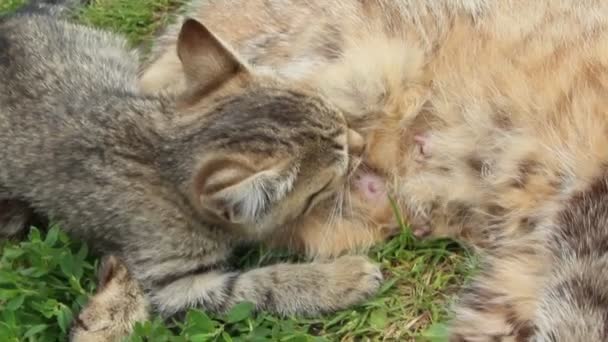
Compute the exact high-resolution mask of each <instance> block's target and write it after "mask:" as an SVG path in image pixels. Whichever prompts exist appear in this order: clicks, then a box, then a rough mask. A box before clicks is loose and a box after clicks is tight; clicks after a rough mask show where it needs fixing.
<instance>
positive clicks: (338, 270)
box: [331, 256, 384, 305]
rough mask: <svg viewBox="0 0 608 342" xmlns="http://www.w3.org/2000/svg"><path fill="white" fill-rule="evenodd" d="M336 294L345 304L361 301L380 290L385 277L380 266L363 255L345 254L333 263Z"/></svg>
mask: <svg viewBox="0 0 608 342" xmlns="http://www.w3.org/2000/svg"><path fill="white" fill-rule="evenodd" d="M331 265H332V268H333V270H332V273H333V278H334V283H333V285H334V286H335V288H334V291H332V292H334V293H335V295H337V296H339V297H340V298H342V302H343V303H344V304H345V305H352V304H357V303H360V302H362V301H364V300H366V299H369V298H370V297H372V296H373V295H375V294H376V292H378V290H379V289H380V285H382V281H383V280H384V277H383V276H382V271H381V270H380V267H379V266H378V265H376V264H374V263H372V262H371V261H370V260H369V259H368V258H366V257H362V256H344V257H341V258H338V259H336V260H335V261H334V262H332V263H331Z"/></svg>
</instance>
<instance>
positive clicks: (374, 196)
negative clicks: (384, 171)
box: [355, 172, 387, 201]
mask: <svg viewBox="0 0 608 342" xmlns="http://www.w3.org/2000/svg"><path fill="white" fill-rule="evenodd" d="M355 188H356V189H357V190H358V191H359V192H360V193H361V194H362V195H363V197H365V198H367V199H370V200H374V201H382V200H386V196H387V193H386V184H385V183H384V180H383V179H382V177H380V176H378V175H377V174H375V173H373V172H362V173H360V174H358V175H357V176H356V178H355Z"/></svg>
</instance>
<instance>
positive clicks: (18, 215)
mask: <svg viewBox="0 0 608 342" xmlns="http://www.w3.org/2000/svg"><path fill="white" fill-rule="evenodd" d="M33 216H34V215H33V211H32V209H31V208H30V207H29V206H28V205H27V204H26V203H25V202H22V201H18V200H13V199H2V198H0V240H2V239H11V238H19V237H22V236H23V235H25V233H26V232H27V227H28V224H29V223H30V222H31V220H32V218H33Z"/></svg>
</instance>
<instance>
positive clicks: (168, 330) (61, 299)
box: [0, 0, 472, 342]
mask: <svg viewBox="0 0 608 342" xmlns="http://www.w3.org/2000/svg"><path fill="white" fill-rule="evenodd" d="M22 2H23V1H22V0H0V13H2V12H8V11H10V10H12V9H14V8H17V7H18V6H19V5H20V4H21V3H22ZM179 5H180V3H179V1H175V0H133V1H126V0H97V1H92V3H91V5H90V6H88V7H86V8H82V9H80V12H79V13H78V14H77V18H78V20H80V21H81V22H83V23H85V24H89V25H94V26H98V27H103V28H107V29H110V30H113V31H116V32H120V33H122V34H125V35H127V36H128V37H129V40H130V41H131V42H132V44H133V45H134V46H136V45H138V44H146V42H149V40H150V39H151V38H152V37H153V35H154V33H155V32H156V31H157V30H158V29H159V28H160V27H162V26H163V25H165V24H166V23H167V21H168V20H170V18H171V13H173V12H175V11H176V10H177V8H179ZM0 251H1V252H2V254H1V257H0V341H57V340H60V341H63V340H65V338H66V332H67V330H68V329H69V322H70V321H71V318H72V316H73V314H75V313H76V312H77V311H78V310H79V308H80V307H81V306H82V305H83V304H84V303H85V302H86V300H87V297H88V294H90V293H91V292H92V291H93V290H94V287H95V269H96V267H97V260H96V259H95V258H93V257H91V256H89V254H88V250H87V248H86V246H83V245H82V244H80V243H78V242H75V241H70V240H69V239H68V237H67V236H65V234H63V233H62V232H61V231H60V230H59V229H57V228H52V229H51V230H50V231H49V232H47V233H40V232H38V231H37V230H33V231H32V232H31V233H30V235H29V237H28V238H27V240H26V241H23V242H19V243H17V242H14V243H4V245H3V246H0ZM370 256H371V257H372V258H374V259H375V260H377V261H378V262H380V263H381V264H382V265H383V268H384V272H385V275H386V278H387V282H386V284H385V286H384V289H383V290H382V292H381V293H380V294H379V295H378V296H377V297H376V298H375V299H373V300H371V301H369V302H368V303H366V304H363V305H361V306H359V307H357V308H353V309H351V310H346V311H343V312H340V313H337V314H335V315H332V316H327V317H323V318H319V319H312V320H302V319H279V318H276V317H272V316H269V315H264V314H260V315H251V314H250V310H249V307H248V306H247V304H243V305H241V306H239V307H237V308H236V309H235V310H234V311H233V312H232V313H231V314H230V315H227V316H226V317H209V316H207V315H206V314H205V313H203V312H200V311H192V312H190V313H189V314H188V315H187V317H186V320H185V321H181V322H168V323H163V322H160V320H158V319H157V320H154V321H152V322H147V323H144V324H141V325H139V326H138V327H137V329H136V333H135V334H134V336H132V337H131V340H132V341H168V340H175V341H268V340H274V341H293V342H296V341H413V340H430V341H443V340H444V330H443V328H444V326H443V324H442V323H441V322H443V321H444V320H445V319H446V318H447V306H448V305H449V302H450V301H451V300H452V299H453V295H454V293H455V291H456V290H457V289H458V287H459V285H461V284H462V281H463V279H464V278H465V276H466V274H468V273H469V272H470V269H471V265H472V262H471V259H470V258H469V257H467V254H466V253H465V252H463V251H462V249H460V248H459V247H458V246H457V245H456V244H454V243H452V242H449V241H431V242H424V243H420V242H416V241H414V240H413V239H412V238H411V235H410V233H409V231H408V230H407V228H406V227H404V229H403V233H402V234H401V235H400V236H398V237H397V238H395V239H394V240H392V241H391V242H389V243H387V244H385V245H383V246H379V247H377V248H376V249H375V250H373V251H372V252H371V253H370ZM278 258H281V257H280V256H277V255H273V254H269V253H265V252H263V251H252V252H251V253H250V254H249V255H246V256H244V257H243V264H248V265H256V264H267V263H270V262H272V261H273V260H276V259H278Z"/></svg>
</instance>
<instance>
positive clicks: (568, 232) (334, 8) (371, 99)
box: [140, 0, 608, 341]
mask: <svg viewBox="0 0 608 342" xmlns="http://www.w3.org/2000/svg"><path fill="white" fill-rule="evenodd" d="M186 13H187V15H188V16H193V17H196V18H197V19H199V20H201V21H203V22H204V23H205V24H206V25H208V26H209V27H211V28H212V29H213V30H214V31H215V32H217V33H218V35H220V36H221V37H223V39H225V40H226V43H228V44H230V45H231V46H232V47H233V48H234V49H235V50H237V51H238V52H239V53H240V54H241V55H242V56H244V57H245V58H246V59H247V60H248V62H249V63H250V64H252V65H253V66H254V67H255V68H256V70H258V72H261V73H263V72H269V73H274V74H276V75H279V76H280V77H283V78H285V79H287V80H290V81H292V82H294V83H301V84H304V85H307V86H310V87H313V88H315V89H316V90H317V91H318V92H320V93H321V94H323V95H325V96H326V97H327V98H329V99H331V101H333V102H335V104H337V105H338V106H339V107H341V108H342V109H343V110H344V111H345V112H346V113H347V120H348V121H349V124H350V125H351V126H352V127H353V128H354V129H355V130H358V131H359V132H363V133H364V136H365V139H366V141H367V142H368V144H367V148H366V153H365V157H364V159H363V162H362V166H361V167H360V169H359V173H358V178H356V179H358V180H357V181H355V182H353V186H352V188H351V191H350V192H346V193H345V194H344V196H343V197H344V198H356V199H357V200H356V201H347V200H342V201H337V203H338V206H337V208H338V209H339V210H337V211H336V213H337V214H336V215H331V216H328V214H327V213H323V212H316V213H314V214H313V215H312V216H311V218H310V220H313V222H317V223H319V224H316V225H315V224H308V223H305V224H303V225H304V227H302V229H301V230H299V231H296V232H295V233H296V237H295V238H294V239H295V241H297V242H298V243H299V245H300V246H304V249H305V250H307V251H309V252H310V251H312V253H311V254H317V255H333V254H339V253H340V252H342V251H344V250H348V249H351V248H355V247H360V246H363V247H364V246H368V245H370V244H372V243H374V242H375V241H378V240H380V239H382V238H384V237H385V236H386V235H387V234H383V233H380V232H381V230H382V229H386V227H387V225H386V224H384V223H386V222H390V216H391V212H390V210H387V207H388V205H387V203H386V202H382V201H379V200H377V199H378V197H376V196H378V193H379V192H380V193H383V192H384V190H385V189H383V187H384V186H386V191H388V193H390V194H391V195H392V196H393V197H394V199H395V201H396V203H397V204H398V205H399V207H400V208H401V209H402V210H403V211H404V213H405V214H407V217H408V219H409V221H410V222H411V223H412V225H413V227H414V229H415V232H416V233H417V235H420V236H424V235H428V234H432V235H434V236H450V237H455V238H459V239H462V240H464V241H466V242H468V243H469V244H470V245H473V246H476V247H478V248H480V249H481V250H483V251H484V259H483V260H484V263H483V266H482V270H481V271H480V273H479V275H478V276H477V277H476V278H475V279H474V280H473V282H472V283H471V284H470V285H469V286H468V287H467V288H466V289H465V290H464V292H463V294H462V298H461V302H460V304H459V305H458V306H457V307H456V308H455V318H454V320H453V322H452V325H451V330H450V334H451V339H452V340H453V341H524V340H536V341H579V340H580V341H591V340H604V339H606V338H608V336H606V334H607V333H606V326H607V325H608V322H607V321H606V317H608V300H607V298H608V291H606V290H605V289H604V287H603V286H602V285H601V284H605V283H606V281H608V278H607V277H606V276H603V274H604V272H602V271H601V270H603V269H605V268H603V267H602V265H608V261H606V259H607V257H606V255H605V249H602V246H605V245H603V244H602V241H607V240H608V223H607V220H604V218H605V216H606V215H607V214H608V213H607V212H606V211H608V210H604V208H603V203H604V202H603V199H604V198H605V194H606V192H607V191H608V190H607V189H606V187H605V183H606V179H607V178H606V165H608V164H607V163H608V96H606V95H608V20H607V19H606V18H608V3H607V2H604V1H599V0H597V1H593V0H585V1H580V0H579V1H576V0H538V1H517V0H504V1H489V0H451V1H450V0H437V1H422V0H337V1H332V2H331V3H328V2H327V1H324V0H310V1H297V0H282V1H263V0H198V1H195V2H194V3H192V4H191V6H190V9H189V10H188V11H186ZM174 45H175V28H169V29H168V30H167V32H166V33H165V34H164V35H163V36H162V37H160V38H159V40H158V42H157V44H156V49H155V51H154V53H153V54H152V57H151V59H150V60H149V62H148V63H147V64H146V65H145V67H144V69H143V72H142V77H141V83H140V85H141V87H142V88H143V89H144V90H145V91H147V92H150V93H154V92H158V91H162V92H168V93H171V92H173V91H178V90H183V87H186V86H187V85H186V84H185V83H184V82H183V77H184V76H183V71H182V70H180V68H179V56H177V54H176V53H175V48H174ZM382 179H384V181H381V180H382ZM379 189H380V191H379ZM380 197H382V196H380ZM379 202H382V203H379ZM315 220H316V221H315ZM327 221H329V224H324V223H326V222H327ZM388 226H390V223H389V224H388ZM282 238H284V237H282ZM560 246H561V247H560Z"/></svg>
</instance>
